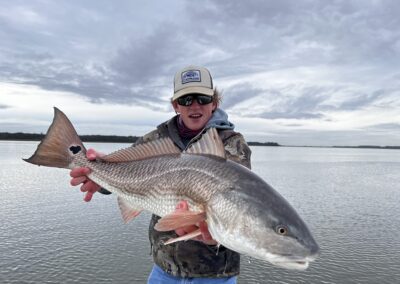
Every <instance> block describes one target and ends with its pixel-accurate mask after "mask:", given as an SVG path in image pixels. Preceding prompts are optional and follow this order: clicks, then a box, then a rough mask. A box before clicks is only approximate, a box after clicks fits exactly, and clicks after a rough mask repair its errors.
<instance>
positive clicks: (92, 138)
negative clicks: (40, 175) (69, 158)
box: [0, 132, 139, 143]
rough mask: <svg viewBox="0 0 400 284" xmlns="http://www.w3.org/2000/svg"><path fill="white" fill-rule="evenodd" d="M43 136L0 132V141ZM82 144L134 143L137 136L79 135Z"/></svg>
mask: <svg viewBox="0 0 400 284" xmlns="http://www.w3.org/2000/svg"><path fill="white" fill-rule="evenodd" d="M43 137H44V134H42V133H41V134H36V133H22V132H17V133H8V132H0V140H17V141H40V140H42V139H43ZM79 137H80V138H81V139H82V141H83V142H113V143H135V141H136V140H137V139H138V138H139V137H137V136H117V135H79Z"/></svg>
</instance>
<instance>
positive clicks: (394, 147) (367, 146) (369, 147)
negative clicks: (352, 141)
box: [333, 145, 400, 149]
mask: <svg viewBox="0 0 400 284" xmlns="http://www.w3.org/2000/svg"><path fill="white" fill-rule="evenodd" d="M333 148H365V149H400V146H376V145H360V146H333Z"/></svg>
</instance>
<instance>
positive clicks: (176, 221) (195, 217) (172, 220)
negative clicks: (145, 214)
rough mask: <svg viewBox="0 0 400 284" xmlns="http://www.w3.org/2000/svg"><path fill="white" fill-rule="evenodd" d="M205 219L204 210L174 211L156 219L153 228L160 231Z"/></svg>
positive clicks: (193, 223) (174, 228) (170, 229)
mask: <svg viewBox="0 0 400 284" xmlns="http://www.w3.org/2000/svg"><path fill="white" fill-rule="evenodd" d="M205 219H206V213H205V212H194V211H187V210H185V211H174V212H173V213H171V214H168V215H165V216H164V217H162V218H161V219H160V220H158V222H157V224H156V225H155V226H154V229H156V230H157V231H160V232H166V231H172V230H176V229H178V228H181V227H186V226H190V225H195V224H197V223H199V222H201V221H204V220H205Z"/></svg>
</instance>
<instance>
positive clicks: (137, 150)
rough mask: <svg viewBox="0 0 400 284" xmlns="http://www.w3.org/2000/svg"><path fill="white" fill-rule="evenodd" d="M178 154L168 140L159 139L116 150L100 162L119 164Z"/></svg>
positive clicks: (172, 143) (176, 149)
mask: <svg viewBox="0 0 400 284" xmlns="http://www.w3.org/2000/svg"><path fill="white" fill-rule="evenodd" d="M180 153H181V152H180V150H179V149H178V147H177V146H176V145H175V144H174V142H173V141H172V140H171V139H170V138H161V139H157V140H154V141H150V142H147V143H143V144H139V145H136V146H132V147H128V148H125V149H121V150H118V151H116V152H113V153H111V154H108V155H106V156H103V157H101V158H100V160H102V161H105V162H110V163H121V162H130V161H138V160H143V159H148V158H151V157H156V156H162V155H171V154H176V155H178V154H180Z"/></svg>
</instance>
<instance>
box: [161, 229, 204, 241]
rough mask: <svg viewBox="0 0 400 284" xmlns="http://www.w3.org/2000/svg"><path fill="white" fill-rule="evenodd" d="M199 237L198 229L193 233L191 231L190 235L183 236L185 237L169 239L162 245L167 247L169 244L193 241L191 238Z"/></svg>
mask: <svg viewBox="0 0 400 284" xmlns="http://www.w3.org/2000/svg"><path fill="white" fill-rule="evenodd" d="M200 235H201V231H200V229H197V230H195V231H193V232H191V233H188V234H185V235H183V236H180V237H178V238H172V239H169V240H168V241H166V242H165V243H164V245H169V244H173V243H176V242H180V241H187V240H190V239H193V238H195V237H197V236H200Z"/></svg>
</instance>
